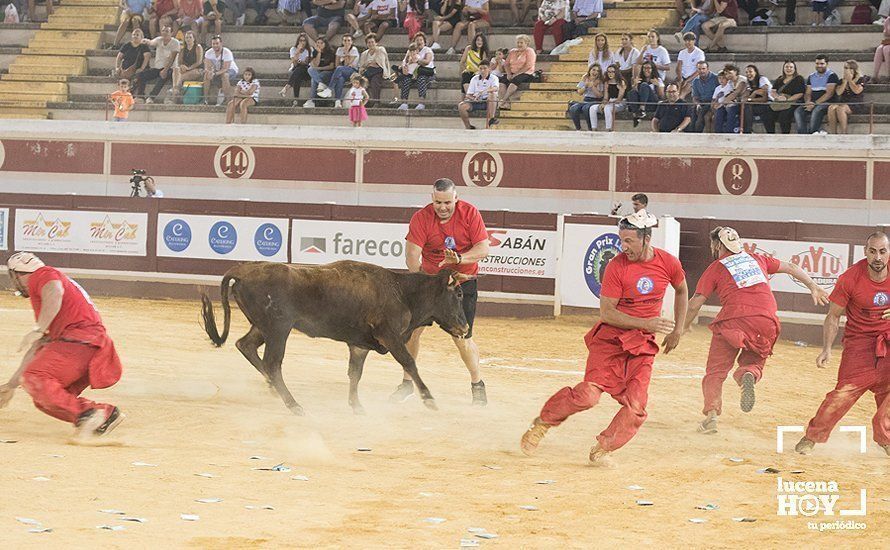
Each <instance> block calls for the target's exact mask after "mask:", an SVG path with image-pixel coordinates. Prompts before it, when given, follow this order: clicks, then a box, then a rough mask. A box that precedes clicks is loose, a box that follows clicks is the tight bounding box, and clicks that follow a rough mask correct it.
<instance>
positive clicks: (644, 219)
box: [621, 208, 658, 229]
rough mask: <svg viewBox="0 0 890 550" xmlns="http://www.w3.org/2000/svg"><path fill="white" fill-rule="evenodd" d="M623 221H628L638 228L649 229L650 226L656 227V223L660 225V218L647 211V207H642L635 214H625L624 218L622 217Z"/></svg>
mask: <svg viewBox="0 0 890 550" xmlns="http://www.w3.org/2000/svg"><path fill="white" fill-rule="evenodd" d="M621 221H623V222H627V223H629V224H630V225H632V226H634V227H636V228H637V229H648V228H650V227H655V226H656V225H658V218H656V217H655V216H653V215H652V214H650V213H648V212H646V209H645V208H641V209H640V210H638V211H637V212H634V213H633V214H628V215H627V216H624V217H623V218H621Z"/></svg>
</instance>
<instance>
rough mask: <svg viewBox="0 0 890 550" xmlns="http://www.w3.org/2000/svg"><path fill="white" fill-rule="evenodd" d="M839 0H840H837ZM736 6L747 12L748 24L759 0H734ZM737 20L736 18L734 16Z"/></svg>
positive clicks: (754, 15)
mask: <svg viewBox="0 0 890 550" xmlns="http://www.w3.org/2000/svg"><path fill="white" fill-rule="evenodd" d="M810 1H811V2H815V1H816V0H810ZM838 1H840V0H838ZM736 3H737V4H738V7H740V8H742V9H743V10H745V13H747V14H748V24H749V25H750V24H751V20H753V19H754V18H755V17H757V8H758V7H759V6H758V4H759V0H736ZM736 21H738V18H736Z"/></svg>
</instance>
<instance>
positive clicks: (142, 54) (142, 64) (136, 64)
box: [111, 29, 151, 79]
mask: <svg viewBox="0 0 890 550" xmlns="http://www.w3.org/2000/svg"><path fill="white" fill-rule="evenodd" d="M130 37H131V38H130V41H129V42H127V43H126V44H124V45H122V46H121V47H120V50H118V53H117V59H115V61H114V71H113V72H112V73H111V76H113V77H115V78H129V79H132V78H135V77H136V76H137V75H139V74H140V73H142V71H144V70H145V69H147V68H148V64H149V61H151V50H150V49H149V48H148V46H146V45H145V44H143V43H142V40H143V39H144V38H145V35H144V34H142V29H133V32H131V33H130Z"/></svg>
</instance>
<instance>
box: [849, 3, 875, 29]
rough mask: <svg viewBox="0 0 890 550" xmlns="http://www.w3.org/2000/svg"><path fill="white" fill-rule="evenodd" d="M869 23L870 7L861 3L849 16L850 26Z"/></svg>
mask: <svg viewBox="0 0 890 550" xmlns="http://www.w3.org/2000/svg"><path fill="white" fill-rule="evenodd" d="M869 23H871V6H869V5H868V4H866V3H862V4H859V5H858V6H856V7H855V8H853V15H851V16H850V24H851V25H868V24H869Z"/></svg>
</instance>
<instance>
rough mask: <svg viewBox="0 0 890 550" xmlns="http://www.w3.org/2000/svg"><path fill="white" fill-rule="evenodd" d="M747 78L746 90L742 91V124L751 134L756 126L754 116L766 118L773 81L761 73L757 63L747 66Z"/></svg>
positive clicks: (747, 132) (746, 131)
mask: <svg viewBox="0 0 890 550" xmlns="http://www.w3.org/2000/svg"><path fill="white" fill-rule="evenodd" d="M745 79H746V81H747V82H746V86H745V90H744V92H742V104H743V105H744V107H745V114H744V118H745V120H744V121H743V124H742V126H743V128H742V131H743V132H744V133H746V134H750V133H751V132H752V131H753V128H754V117H760V119H761V120H765V119H766V113H767V111H769V101H770V95H771V94H770V92H771V91H772V88H773V83H772V82H770V81H769V79H768V78H767V77H765V76H761V75H760V70H759V69H758V68H757V65H748V66H747V67H745Z"/></svg>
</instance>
